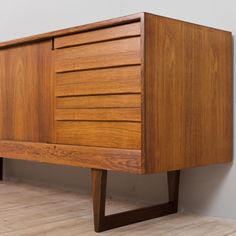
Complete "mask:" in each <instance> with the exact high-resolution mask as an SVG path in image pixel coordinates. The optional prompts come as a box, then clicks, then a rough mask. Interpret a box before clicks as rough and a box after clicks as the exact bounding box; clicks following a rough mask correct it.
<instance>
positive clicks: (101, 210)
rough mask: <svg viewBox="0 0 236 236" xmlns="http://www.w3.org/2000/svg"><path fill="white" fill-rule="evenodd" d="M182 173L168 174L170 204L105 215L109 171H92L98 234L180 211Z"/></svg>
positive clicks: (95, 223)
mask: <svg viewBox="0 0 236 236" xmlns="http://www.w3.org/2000/svg"><path fill="white" fill-rule="evenodd" d="M179 177H180V171H179V170H178V171H171V172H168V190H169V202H167V203H164V204H160V205H155V206H150V207H143V208H140V209H135V210H130V211H126V212H122V213H117V214H112V215H107V216H106V215H105V203H106V184H107V171H106V170H98V169H92V184H93V211H94V228H95V231H96V232H102V231H105V230H109V229H113V228H117V227H121V226H125V225H129V224H132V223H137V222H141V221H144V220H149V219H153V218H157V217H161V216H165V215H169V214H173V213H176V212H177V211H178V192H179Z"/></svg>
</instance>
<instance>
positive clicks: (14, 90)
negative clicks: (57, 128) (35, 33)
mask: <svg viewBox="0 0 236 236" xmlns="http://www.w3.org/2000/svg"><path fill="white" fill-rule="evenodd" d="M51 46H52V43H51V41H46V42H41V43H37V44H29V45H25V46H22V47H13V48H8V49H4V50H0V109H1V116H0V138H1V139H8V140H19V141H35V142H49V141H52V134H53V94H52V89H53V88H52V86H53V80H52V67H51V58H52V52H51Z"/></svg>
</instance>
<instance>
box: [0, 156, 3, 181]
mask: <svg viewBox="0 0 236 236" xmlns="http://www.w3.org/2000/svg"><path fill="white" fill-rule="evenodd" d="M0 180H3V158H2V157H0Z"/></svg>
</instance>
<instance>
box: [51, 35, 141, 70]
mask: <svg viewBox="0 0 236 236" xmlns="http://www.w3.org/2000/svg"><path fill="white" fill-rule="evenodd" d="M137 64H141V55H140V37H131V38H125V39H119V40H113V41H107V42H100V43H93V44H88V45H81V46H75V47H69V48H63V49H57V50H55V71H56V72H66V71H75V70H85V69H95V68H107V67H115V66H125V65H137Z"/></svg>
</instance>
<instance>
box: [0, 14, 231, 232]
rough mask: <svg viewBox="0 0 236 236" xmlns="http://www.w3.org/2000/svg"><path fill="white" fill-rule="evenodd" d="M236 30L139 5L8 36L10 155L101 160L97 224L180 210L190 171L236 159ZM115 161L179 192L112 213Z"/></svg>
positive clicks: (66, 161) (94, 165)
mask: <svg viewBox="0 0 236 236" xmlns="http://www.w3.org/2000/svg"><path fill="white" fill-rule="evenodd" d="M232 90H233V86H232V35H231V33H230V32H226V31H223V30H217V29H213V28H209V27H205V26H200V25H196V24H192V23H187V22H183V21H179V20H174V19H170V18H166V17H161V16H156V15H152V14H149V13H139V14H135V15H130V16H126V17H121V18H116V19H112V20H107V21H102V22H98V23H93V24H88V25H83V26H79V27H73V28H69V29H65V30H60V31H55V32H52V33H46V34H41V35H37V36H32V37H27V38H23V39H18V40H13V41H9V42H5V43H1V44H0V109H1V113H0V139H1V140H0V156H1V157H2V158H1V162H0V163H1V166H0V167H1V175H2V160H3V158H13V159H23V160H31V161H38V162H46V163H55V164H63V165H71V166H79V167H87V168H91V169H92V182H93V205H94V224H95V231H97V232H100V231H103V230H107V229H111V228H114V227H119V226H123V225H127V224H131V223H134V222H138V221H142V220H147V219H151V218H154V217H159V216H164V215H167V214H171V213H175V212H177V209H178V187H179V175H180V170H181V169H184V168H190V167H197V166H204V165H209V164H216V163H225V162H230V161H231V159H232V94H233V92H232ZM107 170H111V171H124V172H130V173H135V174H149V173H157V172H167V173H168V189H169V202H167V203H164V204H161V205H157V206H152V207H146V208H142V209H137V210H132V211H128V212H124V213H119V214H114V215H108V216H106V215H105V198H106V181H107Z"/></svg>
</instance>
